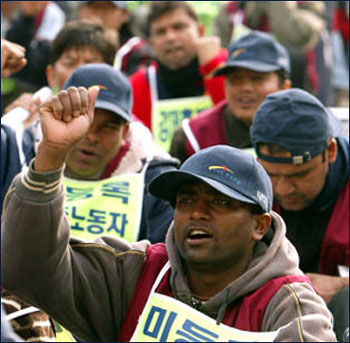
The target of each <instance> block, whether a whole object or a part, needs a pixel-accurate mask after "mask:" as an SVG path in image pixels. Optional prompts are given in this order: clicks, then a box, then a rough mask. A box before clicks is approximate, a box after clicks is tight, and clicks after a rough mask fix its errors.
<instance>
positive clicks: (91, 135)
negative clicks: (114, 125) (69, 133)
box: [85, 124, 98, 142]
mask: <svg viewBox="0 0 350 343" xmlns="http://www.w3.org/2000/svg"><path fill="white" fill-rule="evenodd" d="M85 137H86V139H87V140H88V141H89V142H97V140H98V129H97V127H96V125H94V124H92V125H91V126H90V128H89V131H88V132H87V134H86V136H85Z"/></svg>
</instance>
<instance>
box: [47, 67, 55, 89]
mask: <svg viewBox="0 0 350 343" xmlns="http://www.w3.org/2000/svg"><path fill="white" fill-rule="evenodd" d="M46 79H47V84H48V85H49V86H50V88H54V87H55V86H56V80H55V77H54V72H53V67H52V65H51V64H49V65H48V66H47V67H46Z"/></svg>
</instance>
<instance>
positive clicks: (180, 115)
mask: <svg viewBox="0 0 350 343" xmlns="http://www.w3.org/2000/svg"><path fill="white" fill-rule="evenodd" d="M193 112H194V111H193V109H190V108H184V109H176V108H175V109H172V110H170V111H166V110H162V111H161V112H160V115H161V117H162V119H161V122H160V124H159V127H160V131H159V140H160V141H161V142H167V141H168V140H170V139H171V137H172V135H173V133H174V131H175V129H176V128H177V127H178V126H179V125H180V124H181V122H182V121H183V120H184V119H186V118H190V117H191V116H192V114H193ZM196 113H198V111H196Z"/></svg>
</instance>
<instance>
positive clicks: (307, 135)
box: [251, 88, 349, 340]
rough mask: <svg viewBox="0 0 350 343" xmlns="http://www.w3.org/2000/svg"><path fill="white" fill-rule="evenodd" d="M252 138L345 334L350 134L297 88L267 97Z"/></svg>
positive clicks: (280, 207) (305, 260) (306, 262)
mask: <svg viewBox="0 0 350 343" xmlns="http://www.w3.org/2000/svg"><path fill="white" fill-rule="evenodd" d="M251 139H252V143H253V144H254V148H255V151H256V153H257V156H258V159H259V161H260V162H261V164H262V165H263V167H264V168H265V169H266V171H267V172H268V174H269V175H270V178H271V181H272V186H273V191H274V197H275V205H274V208H275V210H277V211H278V212H280V214H281V216H282V217H283V219H284V220H285V222H286V225H287V237H288V238H289V239H290V240H291V242H292V243H293V244H294V245H295V247H296V249H297V250H298V253H299V255H300V268H301V269H302V270H303V271H304V272H305V273H308V275H309V276H310V279H311V281H312V282H313V284H314V285H315V287H316V288H317V290H318V292H319V294H320V295H321V296H322V297H323V298H324V300H325V301H326V302H329V301H330V303H329V305H330V308H332V309H335V311H334V313H335V314H337V316H336V318H335V319H336V320H335V329H336V330H337V331H338V332H337V335H338V339H339V340H341V338H342V333H343V332H344V330H345V328H346V327H348V325H349V269H348V268H349V140H348V139H347V138H345V137H343V136H342V129H341V123H340V122H339V120H338V119H337V118H336V117H335V116H334V115H332V113H331V112H329V111H328V110H327V109H326V108H325V107H324V106H323V104H322V103H321V102H320V101H319V100H318V99H317V98H316V97H314V96H313V95H311V94H309V93H307V92H305V91H303V90H301V89H296V88H295V89H290V90H285V91H281V92H276V93H274V94H271V95H269V96H268V97H267V98H266V100H265V101H264V102H263V103H262V104H261V106H260V107H259V109H258V110H257V113H256V115H255V117H254V120H253V124H252V127H251ZM344 270H345V271H346V270H347V274H346V272H345V273H344ZM342 289H343V290H342ZM339 292H340V293H339ZM339 300H340V301H339ZM335 302H336V303H337V304H338V305H336V303H335ZM339 305H340V306H345V307H344V308H343V310H342V311H340V307H339ZM337 319H340V322H339V321H338V320H337Z"/></svg>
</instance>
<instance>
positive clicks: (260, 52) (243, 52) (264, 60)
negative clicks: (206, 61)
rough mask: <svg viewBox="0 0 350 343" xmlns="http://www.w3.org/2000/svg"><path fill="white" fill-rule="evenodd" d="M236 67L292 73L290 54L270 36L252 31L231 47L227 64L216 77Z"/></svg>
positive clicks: (265, 71)
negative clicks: (281, 70)
mask: <svg viewBox="0 0 350 343" xmlns="http://www.w3.org/2000/svg"><path fill="white" fill-rule="evenodd" d="M234 67H240V68H246V69H249V70H253V71H256V72H261V73H268V72H273V71H277V70H280V69H284V70H285V71H286V72H288V73H290V58H289V53H288V51H287V50H286V48H284V47H283V46H282V45H281V44H280V43H278V42H277V41H276V40H275V38H273V37H272V36H271V35H270V34H268V33H265V32H260V31H252V32H250V33H248V34H247V35H245V36H243V37H242V38H240V39H238V40H236V41H234V42H233V43H231V44H230V45H229V47H228V57H227V59H226V63H225V65H224V67H222V68H220V69H218V70H217V71H216V73H215V76H218V75H223V74H226V73H227V72H228V71H229V70H230V69H231V68H234Z"/></svg>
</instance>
